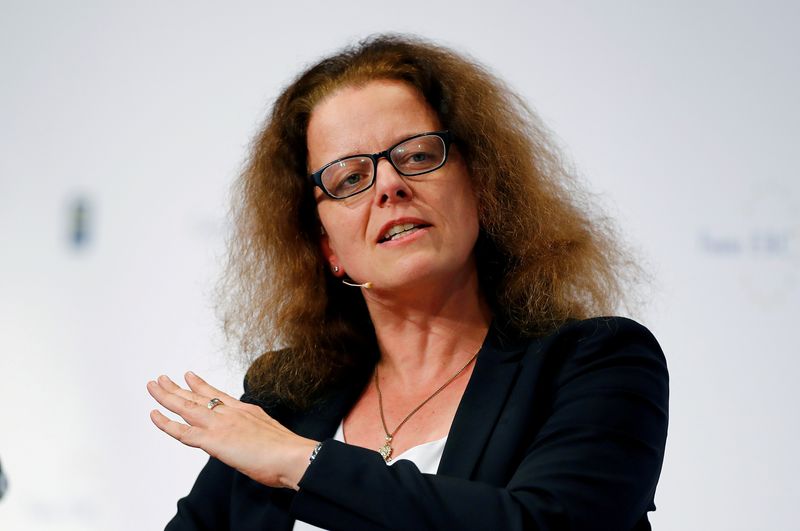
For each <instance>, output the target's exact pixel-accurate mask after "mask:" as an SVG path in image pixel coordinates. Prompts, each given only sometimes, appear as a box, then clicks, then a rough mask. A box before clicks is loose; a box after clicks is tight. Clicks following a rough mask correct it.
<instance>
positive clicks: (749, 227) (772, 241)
mask: <svg viewBox="0 0 800 531" xmlns="http://www.w3.org/2000/svg"><path fill="white" fill-rule="evenodd" d="M798 195H800V194H798V193H797V192H796V191H794V190H792V189H791V188H789V187H788V186H787V185H786V184H785V183H780V182H766V183H762V184H759V185H757V186H754V187H753V189H752V190H751V193H750V194H748V195H747V197H746V198H745V199H744V200H743V201H742V202H741V203H740V204H739V205H738V208H736V209H735V210H734V211H732V212H731V216H730V217H728V218H726V219H724V220H721V221H720V222H719V224H718V225H717V226H714V227H710V228H706V229H703V230H701V231H700V238H699V243H700V248H701V250H702V251H703V252H705V253H706V254H709V255H712V256H713V257H715V258H717V259H720V260H726V261H727V262H726V263H727V264H729V265H730V266H731V267H733V268H735V269H736V271H737V274H738V280H739V283H740V286H741V288H742V291H743V292H744V293H745V294H746V296H748V298H750V299H751V300H752V301H753V302H755V303H758V304H763V305H765V306H774V305H781V304H784V303H793V302H796V301H797V294H798V292H800V200H799V198H798Z"/></svg>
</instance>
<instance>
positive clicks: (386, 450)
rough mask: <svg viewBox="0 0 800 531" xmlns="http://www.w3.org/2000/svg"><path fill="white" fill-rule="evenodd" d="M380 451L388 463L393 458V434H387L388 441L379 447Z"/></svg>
mask: <svg viewBox="0 0 800 531" xmlns="http://www.w3.org/2000/svg"><path fill="white" fill-rule="evenodd" d="M378 453H379V454H381V457H383V460H384V461H386V462H387V463H388V462H389V461H391V460H392V436H391V435H387V436H386V442H385V443H384V445H383V446H381V447H380V448H378Z"/></svg>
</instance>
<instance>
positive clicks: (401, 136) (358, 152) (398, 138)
mask: <svg viewBox="0 0 800 531" xmlns="http://www.w3.org/2000/svg"><path fill="white" fill-rule="evenodd" d="M438 130H439V129H423V130H421V131H417V132H416V133H414V132H406V133H403V134H399V135H396V136H395V138H394V140H393V141H392V142H390V143H388V144H386V147H384V148H383V149H381V150H380V151H384V150H386V149H388V148H390V147H393V146H396V145H397V144H398V143H400V142H402V141H403V140H406V139H409V138H411V137H413V136H417V135H421V134H423V133H428V132H430V131H438ZM373 153H375V152H374V151H363V150H359V149H357V148H352V149H350V150H348V151H347V154H346V155H339V156H338V157H334V158H332V159H328V160H327V161H326V162H323V163H322V164H320V166H319V167H318V168H317V169H319V168H322V167H323V166H325V165H326V164H330V163H331V162H333V161H335V160H342V159H346V158H347V157H355V156H357V155H372V154H373ZM314 171H316V170H314V169H312V170H311V173H313V172H314Z"/></svg>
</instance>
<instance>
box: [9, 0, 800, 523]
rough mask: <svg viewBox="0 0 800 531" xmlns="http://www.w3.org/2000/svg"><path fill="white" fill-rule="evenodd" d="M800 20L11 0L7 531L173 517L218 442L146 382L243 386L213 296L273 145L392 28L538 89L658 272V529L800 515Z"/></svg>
mask: <svg viewBox="0 0 800 531" xmlns="http://www.w3.org/2000/svg"><path fill="white" fill-rule="evenodd" d="M798 24H800V8H798V4H797V3H796V2H791V1H786V2H774V1H773V2H763V1H762V2H758V3H756V2H749V3H748V2H726V1H716V2H715V1H706V2H696V1H673V2H670V3H668V4H666V3H663V2H655V1H627V2H626V1H618V2H604V3H600V2H594V1H591V0H583V1H575V2H570V3H565V2H561V3H558V5H555V3H552V4H551V3H545V2H539V1H528V2H521V1H520V2H512V1H507V0H495V1H493V2H491V3H488V4H487V3H486V2H478V1H463V2H461V3H460V4H456V3H443V2H442V3H437V2H432V1H430V0H424V1H420V0H406V1H403V2H392V3H387V4H386V5H381V4H380V3H375V2H359V1H355V0H342V1H340V2H330V3H322V2H319V3H316V2H308V1H300V0H296V1H292V2H283V3H281V4H280V5H277V3H271V2H250V3H245V2H224V3H223V2H211V1H191V2H190V1H185V2H100V1H94V2H90V1H85V2H81V3H77V2H69V3H66V2H55V1H53V2H42V1H22V0H20V1H8V0H2V1H1V2H0V68H1V69H0V76H2V78H1V79H2V83H0V249H1V251H0V252H2V257H1V259H0V390H1V391H0V393H2V394H1V395H0V396H1V397H2V400H0V461H1V462H2V465H3V468H4V469H5V471H6V472H7V474H8V476H9V490H8V492H7V494H6V496H5V498H4V499H2V500H0V529H2V530H4V531H6V530H26V531H27V530H31V531H37V530H48V531H49V530H81V531H87V530H90V531H91V530H109V529H113V530H140V529H157V528H160V527H161V526H163V523H164V522H165V521H166V520H167V519H168V518H169V517H170V516H171V515H172V514H173V512H174V507H175V505H174V504H175V501H176V500H177V498H178V497H179V496H181V495H183V494H185V493H186V492H187V491H188V489H189V487H190V485H191V483H192V482H193V480H194V477H195V475H196V473H197V471H198V470H199V468H200V466H201V465H202V463H203V462H204V460H205V458H204V456H203V455H202V454H201V453H200V452H199V451H196V450H191V449H187V448H183V447H181V446H180V445H178V444H177V443H175V442H174V441H172V440H170V439H168V438H167V437H166V436H164V435H162V434H160V433H159V432H157V430H156V429H155V428H154V427H152V426H151V424H150V421H149V419H148V411H149V410H150V409H151V407H152V406H153V403H152V401H151V400H150V399H149V396H148V395H147V393H146V391H145V382H146V381H147V380H148V379H151V378H153V377H155V376H157V375H158V374H161V373H167V374H170V375H171V376H173V377H176V378H177V377H179V376H180V375H181V374H182V373H183V371H184V370H187V369H192V370H194V371H196V372H198V373H199V374H201V375H206V376H207V377H208V378H209V379H210V380H211V381H212V382H214V383H216V384H218V385H219V386H221V387H223V388H226V389H228V390H229V391H230V392H231V393H238V392H240V389H241V385H240V380H241V376H242V369H241V367H237V366H236V365H234V364H232V363H230V362H227V361H226V360H225V358H224V356H223V355H222V354H221V347H222V340H221V336H220V334H219V332H218V325H217V323H216V321H215V318H214V314H213V309H212V306H211V298H210V292H211V289H212V287H213V282H214V280H215V278H216V275H217V274H218V271H219V268H220V264H221V258H222V255H223V253H224V246H223V243H224V242H223V240H224V234H225V223H226V221H225V215H226V205H227V194H228V187H229V185H230V183H231V181H232V180H233V178H234V177H235V175H236V174H237V172H238V170H239V168H240V167H241V164H242V161H243V160H244V158H245V156H246V148H247V144H248V142H249V140H250V138H251V136H252V135H253V133H254V131H255V129H256V127H257V126H258V124H259V123H260V122H261V120H262V119H263V117H264V115H265V113H266V111H267V109H268V106H269V103H270V101H271V98H273V97H275V96H276V95H277V92H278V91H279V89H280V87H282V86H283V85H284V84H286V83H287V82H288V81H289V80H290V79H291V77H292V76H293V75H294V74H296V73H297V72H298V71H299V70H300V69H301V68H302V67H303V66H305V65H308V64H309V63H311V62H313V61H314V60H316V59H317V58H319V57H320V56H321V55H323V54H326V53H329V52H331V51H333V50H335V49H337V48H339V47H340V46H342V45H344V44H347V43H351V42H353V41H354V40H355V39H357V38H359V37H363V36H365V35H367V34H369V33H371V32H378V31H388V30H393V31H408V32H415V33H418V34H421V35H424V36H427V37H430V38H432V39H434V40H436V41H438V42H440V43H443V44H447V45H451V46H453V47H455V48H456V49H458V50H461V51H464V52H466V53H469V54H471V55H473V56H474V57H475V58H477V59H478V60H480V61H482V62H483V63H485V64H487V65H489V66H490V67H491V68H492V69H493V70H494V71H495V72H496V73H497V74H498V75H500V76H501V77H502V78H504V79H506V80H507V81H508V82H509V83H510V84H511V85H512V86H513V87H514V88H515V89H516V90H517V91H519V92H520V93H521V94H523V95H524V96H525V97H526V98H527V99H528V101H529V102H530V103H531V104H532V106H533V107H534V108H536V109H537V110H538V111H539V113H540V114H541V115H542V117H543V118H544V120H545V122H546V123H547V124H548V125H549V126H550V127H551V128H552V129H553V130H554V131H555V132H556V133H557V135H558V139H559V141H560V142H561V143H562V144H563V145H564V146H565V150H566V153H567V154H568V156H569V157H570V158H571V159H572V160H573V161H574V164H575V166H576V168H577V170H578V172H579V174H580V175H581V176H582V177H583V178H584V179H585V181H586V182H587V186H589V188H590V189H591V190H593V191H594V192H596V193H597V196H598V201H599V202H600V203H602V204H603V205H604V206H605V208H606V209H607V211H608V212H609V213H610V214H611V215H612V216H614V217H615V218H616V219H617V220H618V222H619V225H620V226H621V227H622V228H623V230H624V233H625V235H626V237H627V240H628V241H629V242H630V243H631V244H632V245H633V246H634V247H635V248H636V249H638V252H639V253H640V254H641V256H642V257H643V259H644V265H645V267H646V268H647V269H648V270H649V271H650V272H651V273H652V275H653V277H654V284H653V289H652V290H651V291H650V292H649V297H648V300H647V304H646V306H645V308H644V310H643V311H642V313H640V314H638V315H636V316H635V317H636V318H637V319H639V320H640V321H642V322H643V323H645V324H646V325H647V326H649V327H650V328H651V330H653V332H654V333H655V334H656V336H657V337H658V338H659V339H660V341H661V343H662V346H663V347H664V350H665V352H666V354H667V358H668V361H669V366H670V370H671V376H672V396H671V422H670V433H669V440H668V448H667V458H666V462H665V464H664V471H663V474H662V480H661V483H660V485H659V489H658V492H657V496H656V504H657V506H658V511H657V512H655V513H653V514H652V515H651V519H652V521H653V523H654V527H655V528H656V529H663V530H685V529H703V530H708V529H726V530H752V529H789V528H793V527H794V528H796V527H795V526H796V525H797V524H796V523H794V522H796V520H797V517H796V514H795V513H796V506H797V501H798V499H800V489H798V487H797V479H798V477H800V460H798V457H797V452H796V448H797V440H798V439H800V422H799V421H800V418H799V417H800V416H799V415H798V413H797V409H798V408H797V404H798V394H799V393H798V390H797V387H796V386H795V385H793V384H794V383H795V382H794V380H795V378H796V375H797V374H798V373H799V372H800V358H798V352H799V351H800V349H798V347H797V341H796V339H795V337H796V336H795V331H796V330H795V328H794V327H795V326H797V318H798V316H800V179H798V170H797V168H798V167H800V149H798V147H797V144H798V140H800V104H798V98H797V95H798V94H800V70H799V69H798V63H797V51H798V50H799V49H800V37H799V36H798V35H799V34H798V32H797V27H798ZM78 203H82V204H83V205H84V213H83V218H82V220H78V219H76V214H75V205H76V204H78ZM76 224H79V225H80V226H81V227H83V228H84V231H83V233H82V234H83V235H84V240H83V241H82V243H80V244H76V243H75V241H74V233H75V227H76Z"/></svg>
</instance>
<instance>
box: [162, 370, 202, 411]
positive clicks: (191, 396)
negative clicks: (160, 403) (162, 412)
mask: <svg viewBox="0 0 800 531" xmlns="http://www.w3.org/2000/svg"><path fill="white" fill-rule="evenodd" d="M156 383H158V385H160V386H161V387H162V388H163V389H165V390H167V391H169V392H170V393H173V394H176V395H178V396H179V397H181V398H185V399H186V400H192V401H193V402H195V403H197V404H199V405H206V404H207V403H208V401H209V400H210V399H211V397H209V396H200V395H198V394H197V393H193V392H192V391H189V390H188V389H184V388H183V387H181V386H179V385H178V384H176V383H175V382H173V381H172V380H171V379H170V378H169V377H168V376H166V375H163V374H162V375H161V376H159V377H158V379H157V380H156Z"/></svg>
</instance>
